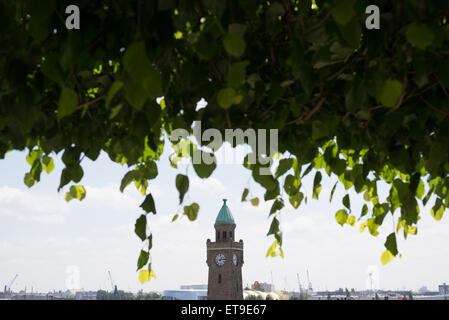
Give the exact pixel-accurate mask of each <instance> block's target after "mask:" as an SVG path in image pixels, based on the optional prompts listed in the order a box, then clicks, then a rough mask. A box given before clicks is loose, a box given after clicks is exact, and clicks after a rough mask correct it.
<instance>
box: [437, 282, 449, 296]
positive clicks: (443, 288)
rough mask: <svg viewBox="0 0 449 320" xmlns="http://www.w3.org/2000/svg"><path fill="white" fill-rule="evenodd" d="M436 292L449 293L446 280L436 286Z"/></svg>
mask: <svg viewBox="0 0 449 320" xmlns="http://www.w3.org/2000/svg"><path fill="white" fill-rule="evenodd" d="M438 292H439V293H440V294H441V295H446V294H449V285H447V284H446V282H445V283H443V284H442V285H439V286H438Z"/></svg>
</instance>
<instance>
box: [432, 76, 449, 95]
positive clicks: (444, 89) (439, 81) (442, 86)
mask: <svg viewBox="0 0 449 320" xmlns="http://www.w3.org/2000/svg"><path fill="white" fill-rule="evenodd" d="M432 74H433V75H434V77H435V78H436V79H437V80H438V83H439V84H440V86H441V88H442V89H443V91H444V93H445V94H446V96H447V97H448V98H449V94H448V92H447V90H446V88H445V86H444V85H443V83H442V82H441V79H440V77H438V75H437V74H436V73H435V72H432Z"/></svg>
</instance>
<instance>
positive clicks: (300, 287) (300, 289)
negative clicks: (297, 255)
mask: <svg viewBox="0 0 449 320" xmlns="http://www.w3.org/2000/svg"><path fill="white" fill-rule="evenodd" d="M296 278H297V279H298V288H299V294H302V293H303V291H304V290H303V288H302V285H301V281H300V280H299V273H297V274H296Z"/></svg>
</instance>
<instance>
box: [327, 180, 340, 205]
mask: <svg viewBox="0 0 449 320" xmlns="http://www.w3.org/2000/svg"><path fill="white" fill-rule="evenodd" d="M337 183H338V181H337V182H335V184H334V186H333V188H332V191H331V195H330V196H329V202H332V198H333V197H334V192H335V189H336V188H337Z"/></svg>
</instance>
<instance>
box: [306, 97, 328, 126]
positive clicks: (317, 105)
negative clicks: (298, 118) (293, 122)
mask: <svg viewBox="0 0 449 320" xmlns="http://www.w3.org/2000/svg"><path fill="white" fill-rule="evenodd" d="M324 101H326V99H325V98H324V97H323V98H321V99H320V101H318V103H317V104H316V106H315V108H313V109H312V111H310V113H309V114H308V115H307V116H306V117H305V118H304V121H307V120H309V119H310V118H311V117H312V116H313V115H314V114H315V113H316V112H317V111H318V110H320V108H321V106H322V105H323V103H324Z"/></svg>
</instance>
